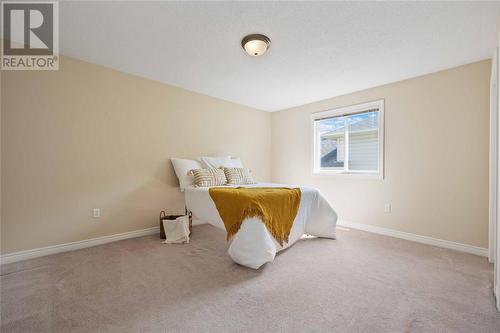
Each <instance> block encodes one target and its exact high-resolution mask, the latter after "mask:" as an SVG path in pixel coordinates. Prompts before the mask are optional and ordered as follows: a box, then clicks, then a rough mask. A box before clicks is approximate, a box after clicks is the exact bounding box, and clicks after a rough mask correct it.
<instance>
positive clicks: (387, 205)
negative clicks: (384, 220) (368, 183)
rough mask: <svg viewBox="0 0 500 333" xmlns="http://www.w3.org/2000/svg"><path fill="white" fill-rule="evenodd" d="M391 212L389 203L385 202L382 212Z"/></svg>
mask: <svg viewBox="0 0 500 333" xmlns="http://www.w3.org/2000/svg"><path fill="white" fill-rule="evenodd" d="M390 212H391V204H389V203H386V204H385V205H384V213H390Z"/></svg>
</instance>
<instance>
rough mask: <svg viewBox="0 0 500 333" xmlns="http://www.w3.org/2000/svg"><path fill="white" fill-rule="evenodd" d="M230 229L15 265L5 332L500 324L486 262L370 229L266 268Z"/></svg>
mask: <svg viewBox="0 0 500 333" xmlns="http://www.w3.org/2000/svg"><path fill="white" fill-rule="evenodd" d="M226 247H227V245H226V243H225V234H224V233H223V232H221V231H219V230H217V229H215V228H214V227H212V226H208V225H204V226H199V227H195V229H194V233H193V238H192V242H191V243H190V244H188V245H163V244H161V243H160V240H159V239H158V237H157V236H148V237H142V238H136V239H130V240H125V241H120V242H116V243H112V244H107V245H103V246H98V247H93V248H88V249H83V250H79V251H74V252H68V253H63V254H58V255H53V256H49V257H44V258H38V259H33V260H29V261H25V262H20V263H14V264H9V265H4V266H3V267H2V270H1V332H2V333H7V332H64V333H67V332H497V333H498V332H500V314H498V313H497V312H496V310H495V308H494V304H493V302H494V301H493V296H492V293H491V280H492V267H491V265H489V264H488V263H487V260H486V259H485V258H480V257H476V256H473V255H467V254H463V253H458V252H454V251H449V250H444V249H440V248H436V247H431V246H426V245H421V244H417V243H412V242H408V241H404V240H399V239H395V238H390V237H383V236H378V235H373V234H369V233H365V232H362V231H355V230H350V231H342V230H339V233H338V239H337V240H326V239H303V240H301V241H299V242H298V243H297V244H295V245H294V246H293V247H291V248H290V249H288V250H287V251H285V252H283V253H281V254H280V255H278V256H277V257H276V259H275V261H274V262H273V263H271V264H267V265H265V266H264V267H262V268H261V269H260V270H257V271H255V270H251V269H247V268H244V267H241V266H238V265H236V264H234V263H233V262H232V261H231V259H230V258H229V257H228V256H227V254H226Z"/></svg>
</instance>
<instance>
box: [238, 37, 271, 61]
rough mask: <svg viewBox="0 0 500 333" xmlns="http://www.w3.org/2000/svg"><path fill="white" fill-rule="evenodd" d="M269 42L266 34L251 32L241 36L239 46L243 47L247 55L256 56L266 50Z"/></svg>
mask: <svg viewBox="0 0 500 333" xmlns="http://www.w3.org/2000/svg"><path fill="white" fill-rule="evenodd" d="M270 43H271V40H270V39H269V38H268V37H267V36H264V35H259V34H253V35H248V36H246V37H245V38H243V39H242V41H241V46H242V47H243V48H244V49H245V51H246V52H247V53H248V55H250V56H252V57H258V56H261V55H263V54H264V53H265V52H266V51H267V49H268V48H269V44H270Z"/></svg>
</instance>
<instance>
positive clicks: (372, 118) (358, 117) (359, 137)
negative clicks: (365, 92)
mask: <svg viewBox="0 0 500 333" xmlns="http://www.w3.org/2000/svg"><path fill="white" fill-rule="evenodd" d="M312 117H313V127H314V173H332V174H368V175H373V176H378V177H380V178H382V176H383V161H384V156H383V147H384V144H383V139H384V126H383V121H384V101H383V100H379V101H375V102H369V103H364V104H359V105H354V106H348V107H345V108H339V109H334V110H330V111H325V112H319V113H314V114H313V115H312Z"/></svg>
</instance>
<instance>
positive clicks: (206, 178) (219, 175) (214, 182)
mask: <svg viewBox="0 0 500 333" xmlns="http://www.w3.org/2000/svg"><path fill="white" fill-rule="evenodd" d="M189 174H191V175H193V176H194V186H195V187H209V186H220V185H226V184H227V180H226V175H225V174H224V170H222V169H193V170H191V171H189Z"/></svg>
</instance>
